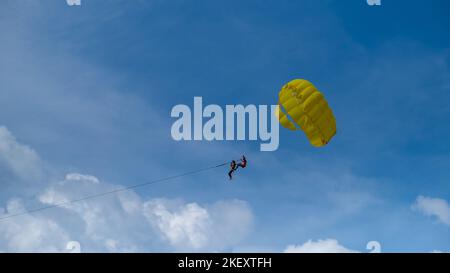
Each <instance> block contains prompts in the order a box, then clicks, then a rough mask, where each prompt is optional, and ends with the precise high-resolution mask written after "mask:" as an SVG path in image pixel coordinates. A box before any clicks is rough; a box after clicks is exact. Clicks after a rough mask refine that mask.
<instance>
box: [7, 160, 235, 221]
mask: <svg viewBox="0 0 450 273" xmlns="http://www.w3.org/2000/svg"><path fill="white" fill-rule="evenodd" d="M228 164H229V162H225V163H222V164H219V165H215V166H211V167H207V168H203V169H198V170H193V171H190V172H185V173H181V174H177V175H172V176H168V177H164V178H160V179H156V180H152V181H148V182H145V183H140V184H136V185H131V186H128V187H124V188H120V189H115V190H111V191H107V192H102V193H98V194H93V195H88V196H85V197H81V198H78V199H73V200H69V201H64V202H60V203H55V204H52V205H48V206H43V207H40V208H35V209H31V210H26V211H23V212H19V213H14V214H9V215H6V216H4V217H0V221H2V220H5V219H8V218H13V217H17V216H21V215H26V214H31V213H35V212H38V211H43V210H47V209H52V208H57V207H63V206H66V205H70V204H73V203H77V202H81V201H85V200H89V199H95V198H98V197H103V196H106V195H110V194H115V193H119V192H124V191H129V190H132V189H136V188H141V187H145V186H148V185H152V184H157V183H162V182H170V181H171V180H174V179H177V178H180V177H184V176H188V175H193V174H196V173H201V172H205V171H209V170H212V169H215V168H220V167H222V166H225V165H228Z"/></svg>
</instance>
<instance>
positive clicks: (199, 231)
mask: <svg viewBox="0 0 450 273" xmlns="http://www.w3.org/2000/svg"><path fill="white" fill-rule="evenodd" d="M144 213H145V215H146V217H147V219H148V220H149V222H150V223H151V224H152V225H154V226H155V227H156V228H157V229H158V231H159V232H160V233H161V234H162V235H163V236H164V237H165V238H166V240H167V241H168V242H169V243H170V244H171V245H173V246H174V247H176V248H177V249H182V250H198V249H205V248H216V249H223V248H225V247H227V246H231V245H233V244H235V243H237V242H238V241H240V240H241V239H242V238H244V237H245V235H247V232H248V231H249V230H250V228H251V225H252V219H253V216H252V213H251V210H250V208H249V207H248V205H247V204H246V203H245V202H243V201H239V200H232V201H222V202H218V203H215V204H214V205H212V206H208V207H201V206H199V205H198V204H197V203H189V204H176V203H174V202H171V201H170V200H165V199H156V200H152V201H149V202H146V203H145V204H144ZM233 223H238V224H233Z"/></svg>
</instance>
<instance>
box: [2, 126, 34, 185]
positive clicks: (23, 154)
mask: <svg viewBox="0 0 450 273" xmlns="http://www.w3.org/2000/svg"><path fill="white" fill-rule="evenodd" d="M0 166H1V167H2V169H5V170H6V171H8V172H10V173H12V174H13V175H14V176H15V177H17V178H20V179H22V180H29V179H37V178H39V177H40V175H42V163H41V160H40V158H39V156H38V155H37V153H36V152H35V151H34V150H33V149H31V148H30V147H28V146H25V145H22V144H20V143H18V142H17V140H16V138H15V137H14V136H13V135H12V134H11V132H10V131H9V130H8V129H7V128H6V127H4V126H0Z"/></svg>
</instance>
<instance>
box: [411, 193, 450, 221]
mask: <svg viewBox="0 0 450 273" xmlns="http://www.w3.org/2000/svg"><path fill="white" fill-rule="evenodd" d="M412 209H413V210H415V211H419V212H421V213H423V214H425V215H429V216H434V217H436V218H437V219H438V220H439V221H440V222H441V223H443V224H445V225H447V226H450V206H449V204H448V202H447V201H446V200H444V199H440V198H431V197H426V196H419V197H417V199H416V201H415V203H414V204H413V205H412Z"/></svg>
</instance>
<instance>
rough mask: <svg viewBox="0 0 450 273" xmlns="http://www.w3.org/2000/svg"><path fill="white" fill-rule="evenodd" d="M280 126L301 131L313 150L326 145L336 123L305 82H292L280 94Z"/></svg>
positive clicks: (326, 106)
mask: <svg viewBox="0 0 450 273" xmlns="http://www.w3.org/2000/svg"><path fill="white" fill-rule="evenodd" d="M276 113H277V116H278V120H279V122H280V123H281V125H282V126H283V127H285V128H288V129H290V130H299V129H301V130H303V131H304V132H305V134H306V136H307V137H308V139H309V141H310V142H311V144H312V145H313V146H315V147H322V146H324V145H326V144H327V143H328V142H329V141H330V140H331V138H332V137H333V136H334V135H335V134H336V119H335V118H334V115H333V112H332V111H331V109H330V107H329V106H328V103H327V101H326V100H325V98H324V96H323V95H322V93H320V92H319V91H318V90H317V88H316V87H315V86H314V85H313V84H312V83H310V82H309V81H307V80H298V79H297V80H293V81H291V82H289V83H287V84H286V85H285V86H283V88H281V91H280V93H279V98H278V109H277V111H276Z"/></svg>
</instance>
